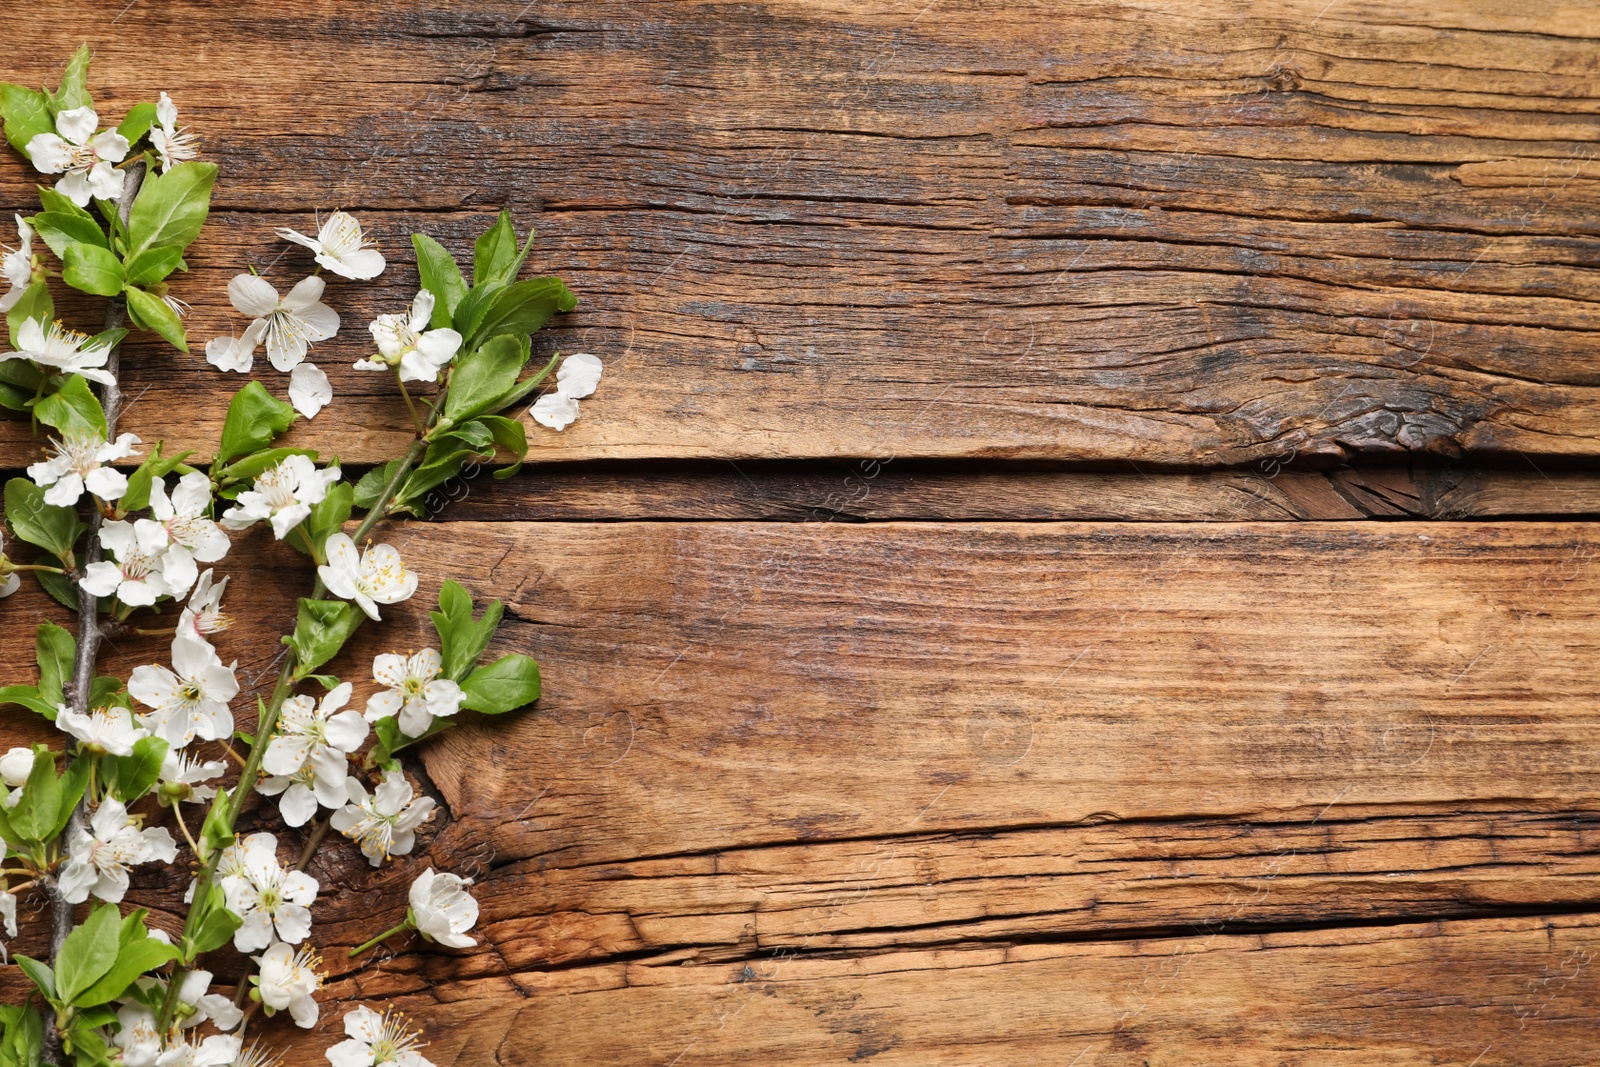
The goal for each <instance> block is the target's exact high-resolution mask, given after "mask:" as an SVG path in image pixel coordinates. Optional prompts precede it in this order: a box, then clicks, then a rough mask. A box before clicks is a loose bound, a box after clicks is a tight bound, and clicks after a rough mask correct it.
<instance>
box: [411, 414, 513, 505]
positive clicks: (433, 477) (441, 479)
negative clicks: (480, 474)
mask: <svg viewBox="0 0 1600 1067" xmlns="http://www.w3.org/2000/svg"><path fill="white" fill-rule="evenodd" d="M493 440H494V438H493V437H492V436H490V434H489V431H488V430H487V429H485V428H484V427H482V426H480V425H478V424H477V423H475V422H469V423H466V424H465V425H462V426H458V427H456V428H455V429H454V430H452V431H450V432H449V433H442V434H440V433H436V434H435V435H434V438H433V441H432V443H431V444H429V445H428V451H427V452H425V453H423V456H422V462H421V463H419V464H417V468H416V470H414V471H412V472H411V473H410V474H409V475H407V476H406V480H405V484H404V485H402V486H401V487H400V490H399V492H397V493H395V496H394V502H395V506H396V507H397V508H405V509H406V510H409V511H412V512H414V513H417V514H421V511H422V509H421V508H418V507H414V506H413V505H415V504H418V503H420V502H421V501H422V499H423V497H425V496H427V495H428V493H429V492H430V491H431V490H432V489H434V488H435V487H437V486H440V485H443V484H444V483H445V482H447V481H449V480H450V479H451V478H454V477H455V476H456V475H457V474H460V473H461V468H462V467H464V466H466V464H467V462H468V461H469V460H474V459H478V458H480V457H488V456H492V455H493V452H492V451H491V450H490V443H491V442H492V441H493Z"/></svg>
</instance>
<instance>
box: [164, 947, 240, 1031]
mask: <svg viewBox="0 0 1600 1067" xmlns="http://www.w3.org/2000/svg"><path fill="white" fill-rule="evenodd" d="M153 933H155V931H152V934H153ZM210 988H211V972H210V971H199V970H195V971H190V972H189V973H188V974H186V975H184V976H183V984H182V985H180V986H179V987H178V1003H179V1004H182V1005H184V1006H185V1007H184V1009H180V1014H182V1015H183V1022H182V1026H183V1028H184V1029H186V1030H187V1029H188V1028H190V1027H192V1026H199V1025H200V1024H201V1023H203V1022H209V1023H211V1025H212V1026H215V1027H216V1028H217V1029H218V1030H232V1029H233V1028H234V1027H235V1026H238V1025H239V1023H240V1021H241V1020H242V1019H243V1018H244V1012H242V1011H240V1010H239V1009H238V1008H237V1007H235V1006H234V1003H233V1000H232V998H230V997H226V996H223V995H222V994H221V993H212V992H209V990H210ZM185 1012H186V1014H185Z"/></svg>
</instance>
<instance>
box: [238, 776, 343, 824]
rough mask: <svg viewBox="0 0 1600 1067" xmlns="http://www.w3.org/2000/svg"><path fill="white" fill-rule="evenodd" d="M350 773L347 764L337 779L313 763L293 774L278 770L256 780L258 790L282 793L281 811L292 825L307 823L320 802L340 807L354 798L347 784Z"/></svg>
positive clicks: (265, 794) (259, 791)
mask: <svg viewBox="0 0 1600 1067" xmlns="http://www.w3.org/2000/svg"><path fill="white" fill-rule="evenodd" d="M349 779H350V775H349V773H348V772H347V770H346V769H345V768H343V767H341V768H340V774H339V777H338V778H337V779H333V778H324V777H321V776H319V775H318V774H317V769H316V768H315V767H313V766H311V765H310V764H309V763H308V764H306V765H305V766H304V767H301V768H300V769H299V770H298V771H295V772H294V773H293V774H275V775H270V776H268V777H263V778H260V779H258V780H257V781H256V792H258V793H261V794H262V795H263V796H269V797H278V796H281V799H280V800H279V801H278V812H279V813H280V814H281V815H282V816H283V821H284V823H285V824H286V825H288V826H304V825H305V824H306V823H308V822H310V821H311V818H312V816H314V815H316V813H317V806H318V805H321V806H322V807H324V808H338V807H341V806H343V805H344V803H345V802H346V801H347V800H349V799H350V791H349V787H348V786H347V785H346V784H345V783H346V782H348V781H349Z"/></svg>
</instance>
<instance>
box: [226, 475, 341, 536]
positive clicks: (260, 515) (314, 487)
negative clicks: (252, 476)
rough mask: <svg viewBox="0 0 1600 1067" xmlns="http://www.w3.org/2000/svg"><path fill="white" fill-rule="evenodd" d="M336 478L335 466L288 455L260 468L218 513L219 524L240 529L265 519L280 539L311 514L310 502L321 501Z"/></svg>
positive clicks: (337, 478)
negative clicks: (248, 485)
mask: <svg viewBox="0 0 1600 1067" xmlns="http://www.w3.org/2000/svg"><path fill="white" fill-rule="evenodd" d="M338 480H339V468H338V467H324V468H323V469H322V470H317V465H316V464H315V463H313V462H311V458H310V457H309V456H289V457H288V458H286V459H284V460H283V462H281V463H279V464H278V465H277V466H276V467H272V468H270V469H269V470H266V471H263V472H262V473H261V474H260V475H258V476H257V477H256V480H255V484H254V485H253V486H252V487H251V488H249V489H246V490H245V491H244V492H242V493H240V494H239V497H238V499H237V500H235V501H234V504H233V507H231V508H229V509H228V510H227V511H224V512H223V513H222V525H224V526H226V527H227V528H228V529H230V530H243V529H245V528H246V527H248V526H250V525H252V524H254V523H257V522H261V521H263V520H267V521H270V522H271V523H272V534H273V536H274V537H276V538H277V539H278V540H280V541H282V540H283V539H284V538H285V537H288V536H289V531H290V530H292V529H294V528H295V527H296V526H298V525H300V523H301V522H303V521H305V519H306V517H307V516H309V515H310V514H311V507H312V505H314V504H320V503H322V499H323V497H325V496H327V495H328V490H329V489H330V488H331V487H332V486H333V484H334V483H335V482H337V481H338Z"/></svg>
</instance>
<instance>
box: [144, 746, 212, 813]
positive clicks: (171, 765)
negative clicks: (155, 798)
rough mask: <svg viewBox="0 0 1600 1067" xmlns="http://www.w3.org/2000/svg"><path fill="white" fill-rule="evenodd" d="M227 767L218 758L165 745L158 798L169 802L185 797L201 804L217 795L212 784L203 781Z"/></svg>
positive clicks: (207, 780) (168, 803)
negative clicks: (181, 750)
mask: <svg viewBox="0 0 1600 1067" xmlns="http://www.w3.org/2000/svg"><path fill="white" fill-rule="evenodd" d="M227 769H228V765H227V764H226V763H223V762H222V761H221V760H205V761H202V760H200V759H198V758H191V757H189V756H186V755H184V754H183V753H182V752H180V751H178V750H177V749H175V748H168V749H167V754H166V756H164V757H162V760H161V790H160V801H161V803H162V804H163V805H171V804H177V803H182V802H183V801H188V802H189V803H191V804H203V803H205V802H206V801H208V800H210V799H211V798H213V797H215V796H216V795H217V790H216V787H215V786H209V785H206V784H205V783H206V782H209V781H211V780H212V779H213V778H216V777H219V776H220V775H221V774H222V773H223V772H224V771H226V770H227Z"/></svg>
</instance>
